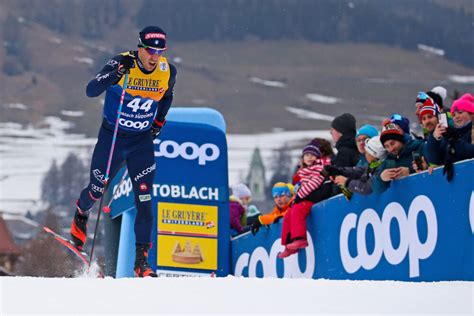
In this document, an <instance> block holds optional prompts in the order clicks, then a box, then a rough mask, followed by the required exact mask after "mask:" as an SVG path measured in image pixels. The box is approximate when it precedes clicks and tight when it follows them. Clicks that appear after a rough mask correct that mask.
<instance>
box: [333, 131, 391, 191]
mask: <svg viewBox="0 0 474 316" xmlns="http://www.w3.org/2000/svg"><path fill="white" fill-rule="evenodd" d="M385 157H387V150H385V148H384V147H383V145H382V143H381V142H380V137H379V136H375V137H372V138H370V139H367V140H366V145H365V158H366V159H367V162H368V165H367V166H362V167H357V166H356V167H344V168H337V167H333V166H326V167H325V168H324V169H325V170H327V172H328V174H329V175H331V178H332V179H333V181H334V183H336V184H337V185H339V186H344V187H347V188H348V189H349V190H350V191H351V192H355V193H359V194H362V195H368V194H370V193H372V178H373V176H374V174H375V172H376V170H377V168H378V167H379V166H380V165H381V164H382V162H383V160H384V159H385Z"/></svg>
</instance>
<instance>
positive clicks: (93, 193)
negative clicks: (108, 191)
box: [71, 128, 123, 249]
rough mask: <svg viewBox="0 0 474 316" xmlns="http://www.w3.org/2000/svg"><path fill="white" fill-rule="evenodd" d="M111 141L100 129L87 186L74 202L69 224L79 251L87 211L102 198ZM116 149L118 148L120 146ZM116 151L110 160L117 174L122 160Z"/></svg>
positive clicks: (84, 236) (83, 237)
mask: <svg viewBox="0 0 474 316" xmlns="http://www.w3.org/2000/svg"><path fill="white" fill-rule="evenodd" d="M111 141H112V133H111V132H110V131H108V130H105V129H104V128H101V129H100V131H99V136H98V139H97V144H96V145H95V148H94V153H93V154H92V161H91V170H90V180H89V184H88V185H87V187H85V188H84V189H83V190H82V192H81V194H80V197H79V199H78V200H77V202H76V206H77V207H76V211H75V214H74V218H73V221H72V224H71V239H72V241H73V242H74V243H75V244H76V246H77V247H78V248H79V249H82V247H83V245H84V244H85V242H86V239H87V221H88V219H89V211H90V209H91V208H92V206H93V205H94V203H95V201H97V200H98V199H99V198H100V197H101V196H102V194H103V191H104V178H105V169H106V168H107V161H108V155H109V148H110V143H111ZM117 143H120V142H117ZM118 147H120V145H119V146H118ZM117 149H118V150H116V151H115V153H114V157H113V159H112V166H111V170H112V173H116V172H117V169H118V168H119V167H120V162H121V160H123V159H122V158H121V156H122V154H121V150H120V148H117Z"/></svg>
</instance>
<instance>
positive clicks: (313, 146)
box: [303, 140, 321, 158]
mask: <svg viewBox="0 0 474 316" xmlns="http://www.w3.org/2000/svg"><path fill="white" fill-rule="evenodd" d="M306 153H311V154H313V155H315V156H316V157H318V158H321V150H320V149H319V142H318V141H315V140H312V141H310V142H309V143H308V144H307V145H306V146H304V148H303V155H304V154H306Z"/></svg>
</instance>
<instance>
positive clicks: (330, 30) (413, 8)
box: [3, 0, 474, 68]
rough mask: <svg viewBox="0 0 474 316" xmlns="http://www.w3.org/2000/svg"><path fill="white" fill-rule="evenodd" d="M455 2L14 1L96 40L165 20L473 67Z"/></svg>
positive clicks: (193, 36)
mask: <svg viewBox="0 0 474 316" xmlns="http://www.w3.org/2000/svg"><path fill="white" fill-rule="evenodd" d="M452 2H453V3H461V5H457V6H455V5H451V6H448V5H446V4H443V2H440V1H435V0H397V1H392V0H380V1H369V0H327V1H313V0H265V1H259V0H176V1H169V0H142V1H126V0H102V1H95V0H75V1H61V0H48V1H26V0H16V1H13V2H12V1H11V0H10V3H11V5H12V6H16V7H17V8H21V7H27V8H28V10H24V12H23V14H24V15H25V17H26V18H28V19H30V20H32V21H36V22H38V23H41V24H42V25H45V26H47V27H48V28H50V29H52V30H55V31H58V32H61V33H62V34H66V35H80V36H83V37H84V38H90V39H100V38H101V37H102V36H104V34H105V33H106V32H108V31H110V30H112V29H114V28H115V27H117V26H118V25H119V24H120V23H122V22H123V20H124V19H130V20H131V21H132V23H133V24H135V26H136V27H137V28H138V29H139V28H141V27H143V26H144V25H147V24H156V23H157V21H159V24H160V26H162V27H163V28H164V29H165V30H173V39H174V40H177V41H193V40H213V41H238V40H244V39H248V38H257V39H261V40H285V39H305V40H308V41H314V42H323V43H337V42H354V43H379V44H387V45H391V46H396V47H401V48H404V49H409V50H415V49H416V48H417V44H419V43H422V44H425V45H429V46H433V47H436V48H440V49H443V50H444V51H445V54H446V58H448V59H450V60H453V61H456V62H458V63H461V64H463V65H465V66H468V67H471V68H472V67H474V58H473V56H474V30H473V27H474V26H473V21H474V16H473V10H472V8H471V9H469V2H462V1H461V2H459V1H452ZM463 3H466V4H465V5H462V4H463ZM470 5H471V7H472V2H471V4H470ZM65 12H66V13H65ZM7 20H8V19H7ZM12 20H13V17H12V18H10V19H9V20H8V22H6V23H5V27H4V28H3V29H4V33H5V34H4V35H5V37H6V38H15V39H16V40H17V41H18V36H19V34H18V32H17V31H16V30H15V29H16V28H14V27H8V26H9V25H11V24H12V23H13V24H15V22H14V21H12ZM12 45H14V44H12Z"/></svg>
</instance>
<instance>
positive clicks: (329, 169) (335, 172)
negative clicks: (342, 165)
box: [324, 165, 342, 176]
mask: <svg viewBox="0 0 474 316" xmlns="http://www.w3.org/2000/svg"><path fill="white" fill-rule="evenodd" d="M324 171H326V173H327V174H328V175H329V176H340V175H342V172H341V170H339V168H338V167H334V166H331V165H327V166H324Z"/></svg>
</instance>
